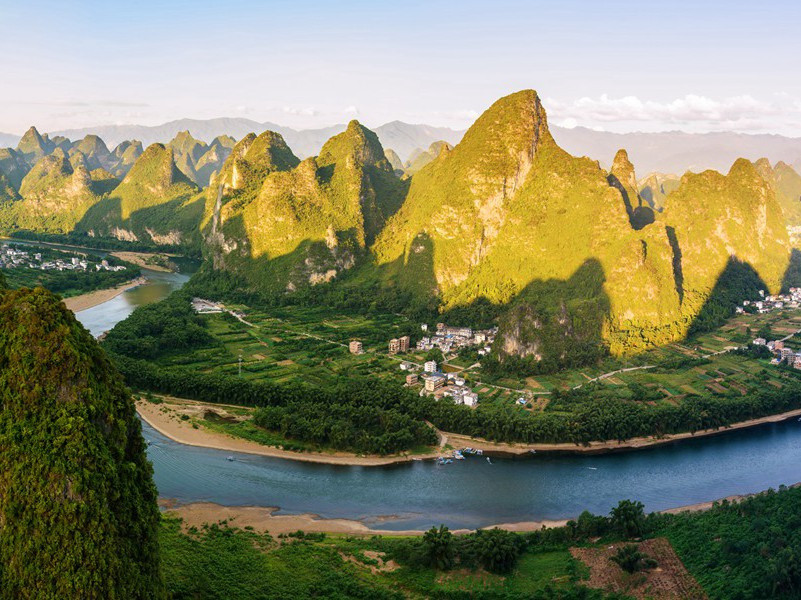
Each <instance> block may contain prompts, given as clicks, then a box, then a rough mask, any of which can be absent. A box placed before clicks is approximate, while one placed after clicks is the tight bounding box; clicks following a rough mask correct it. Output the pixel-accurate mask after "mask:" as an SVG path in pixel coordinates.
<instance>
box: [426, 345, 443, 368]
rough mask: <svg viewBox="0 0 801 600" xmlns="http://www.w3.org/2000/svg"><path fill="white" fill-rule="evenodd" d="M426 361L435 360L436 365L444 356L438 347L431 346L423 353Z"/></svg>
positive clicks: (441, 361)
mask: <svg viewBox="0 0 801 600" xmlns="http://www.w3.org/2000/svg"><path fill="white" fill-rule="evenodd" d="M425 359H426V361H429V360H434V361H436V362H437V364H438V365H441V364H442V363H443V362H444V361H445V356H443V354H442V350H440V349H439V348H431V350H429V351H428V352H426V355H425Z"/></svg>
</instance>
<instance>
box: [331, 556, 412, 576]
mask: <svg viewBox="0 0 801 600" xmlns="http://www.w3.org/2000/svg"><path fill="white" fill-rule="evenodd" d="M362 554H364V555H365V556H366V557H367V558H371V559H373V560H374V561H376V562H377V563H378V565H368V564H365V563H363V562H362V561H360V560H359V559H358V558H357V557H356V556H353V555H352V554H345V553H344V552H340V553H339V555H340V556H341V557H342V560H344V561H346V562H349V563H353V564H354V565H357V566H359V567H362V568H364V569H370V572H371V573H372V574H373V575H377V574H378V573H392V571H395V570H397V569H398V567H399V565H398V563H396V562H395V561H394V560H386V561H385V560H384V556H385V555H384V553H383V552H376V551H374V550H365V551H364V552H362Z"/></svg>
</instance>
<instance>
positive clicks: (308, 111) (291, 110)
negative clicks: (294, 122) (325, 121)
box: [281, 106, 317, 117]
mask: <svg viewBox="0 0 801 600" xmlns="http://www.w3.org/2000/svg"><path fill="white" fill-rule="evenodd" d="M281 110H283V111H284V112H285V113H286V114H288V115H293V116H296V117H316V116H317V110H316V109H315V108H312V107H310V106H308V107H299V106H284V107H283V108H282V109H281Z"/></svg>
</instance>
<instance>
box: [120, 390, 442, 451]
mask: <svg viewBox="0 0 801 600" xmlns="http://www.w3.org/2000/svg"><path fill="white" fill-rule="evenodd" d="M205 406H208V407H210V408H213V407H214V406H215V405H205V404H202V403H197V402H192V401H189V400H177V399H176V400H170V401H166V402H164V403H162V404H154V403H152V402H147V401H146V400H139V401H137V402H136V411H137V412H138V413H139V416H140V417H142V419H144V420H145V421H147V423H148V424H149V425H150V426H151V427H153V429H155V430H156V431H158V432H159V433H161V434H162V435H165V436H167V437H168V438H170V439H171V440H174V441H176V442H179V443H181V444H187V445H188V446H201V447H204V448H214V449H216V450H224V451H227V452H243V453H245V454H256V455H259V456H272V457H276V458H285V459H291V460H300V461H305V462H314V463H323V464H331V465H361V466H381V465H391V464H394V463H399V462H408V461H410V460H415V459H422V458H436V457H437V456H439V453H431V454H425V455H402V456H359V455H356V454H351V453H348V452H290V451H288V450H281V449H280V448H275V447H273V446H265V445H263V444H259V443H257V442H252V441H250V440H246V439H243V438H237V437H233V436H230V435H226V434H223V433H218V432H216V431H210V430H208V429H203V428H198V429H195V428H194V427H192V424H191V422H190V421H185V420H182V419H181V418H180V416H179V412H177V411H176V409H179V408H180V409H181V413H182V414H192V413H193V412H194V413H198V412H200V410H199V409H200V408H202V407H205ZM218 412H219V411H218Z"/></svg>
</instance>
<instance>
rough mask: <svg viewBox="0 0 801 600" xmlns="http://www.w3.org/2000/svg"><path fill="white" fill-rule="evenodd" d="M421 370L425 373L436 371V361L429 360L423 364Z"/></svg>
mask: <svg viewBox="0 0 801 600" xmlns="http://www.w3.org/2000/svg"><path fill="white" fill-rule="evenodd" d="M423 370H424V371H425V372H426V373H436V371H437V361H435V360H429V361H428V362H426V363H425V364H424V365H423Z"/></svg>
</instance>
